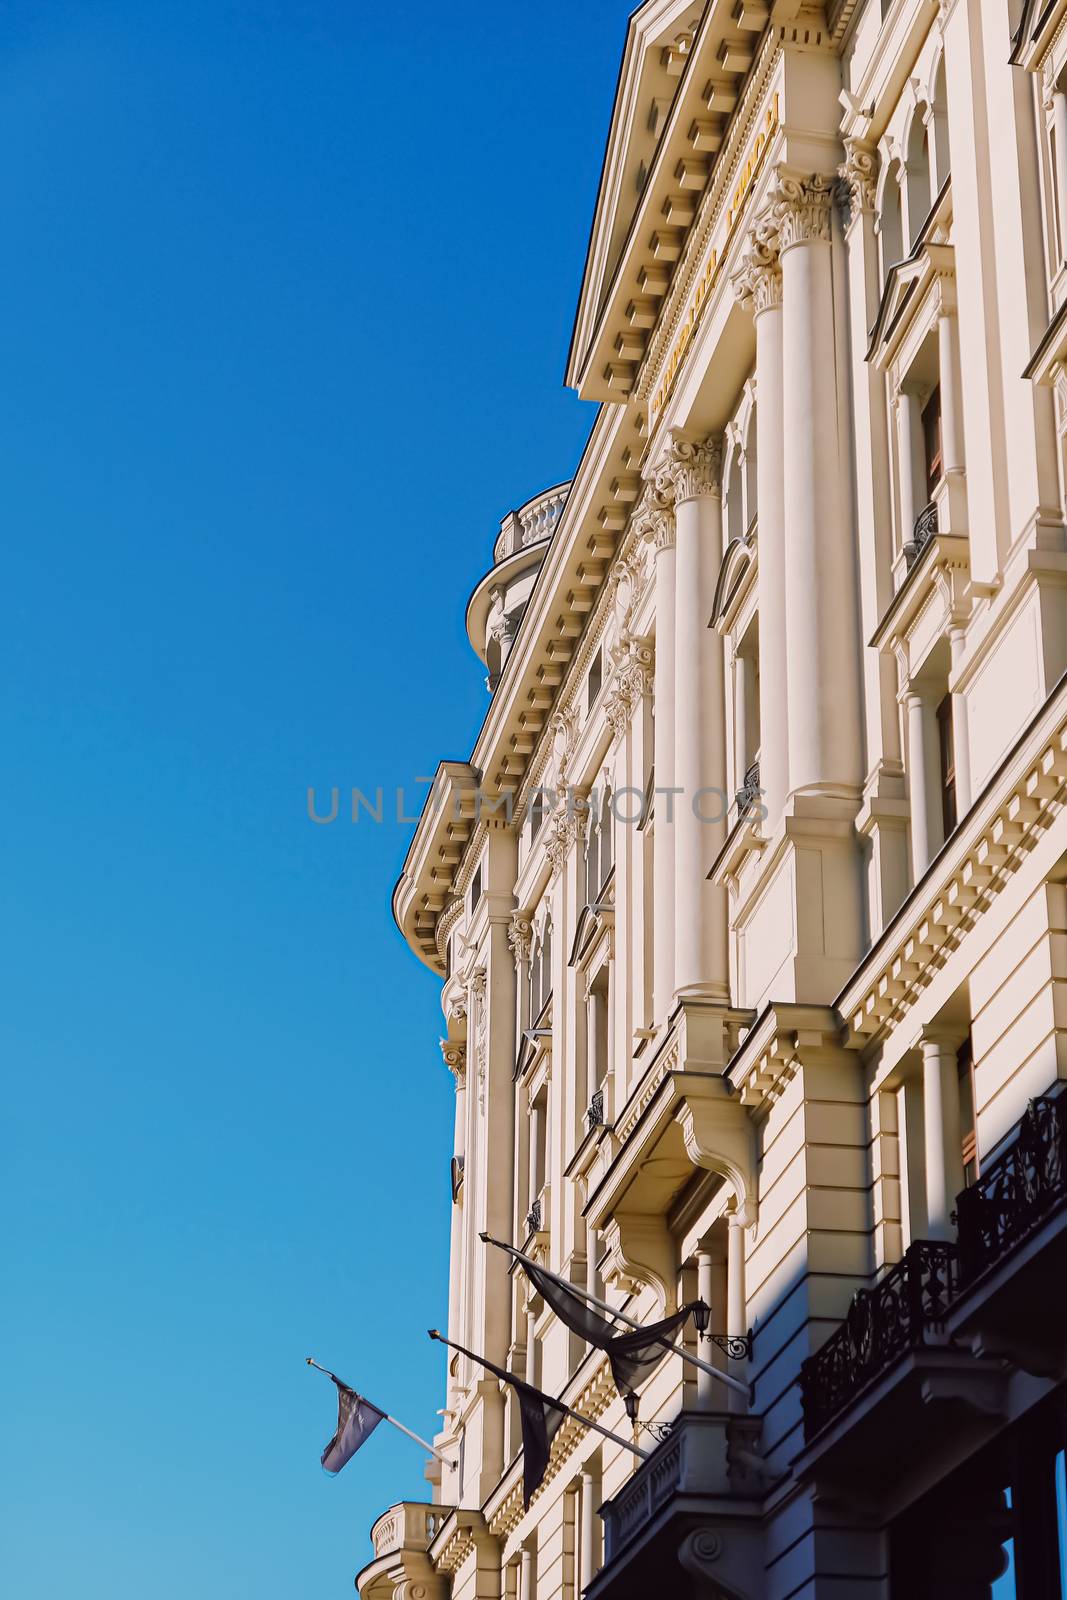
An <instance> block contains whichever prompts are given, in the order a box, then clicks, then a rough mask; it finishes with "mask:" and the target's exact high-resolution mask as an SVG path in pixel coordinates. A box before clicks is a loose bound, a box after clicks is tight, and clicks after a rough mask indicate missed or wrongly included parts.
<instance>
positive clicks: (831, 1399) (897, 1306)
mask: <svg viewBox="0 0 1067 1600" xmlns="http://www.w3.org/2000/svg"><path fill="white" fill-rule="evenodd" d="M956 1221H957V1225H958V1234H959V1237H958V1241H957V1242H956V1243H943V1242H935V1241H932V1240H926V1239H920V1240H916V1241H915V1242H914V1243H913V1244H912V1245H911V1246H910V1247H909V1248H908V1250H907V1251H906V1253H905V1255H904V1257H903V1259H902V1260H900V1261H898V1262H897V1264H896V1265H895V1266H894V1267H892V1268H891V1269H890V1270H889V1271H888V1272H887V1273H886V1274H885V1276H884V1277H883V1278H882V1279H881V1280H880V1281H879V1282H878V1283H877V1284H875V1285H874V1287H873V1288H871V1289H865V1290H861V1291H860V1292H859V1294H857V1295H856V1296H855V1298H854V1300H853V1302H852V1305H851V1307H850V1308H849V1311H848V1315H847V1316H846V1317H845V1320H844V1321H843V1322H842V1324H841V1326H840V1327H839V1328H838V1329H837V1330H836V1331H835V1332H834V1333H833V1334H831V1336H830V1338H829V1339H827V1341H826V1343H825V1344H824V1345H823V1346H822V1347H821V1349H819V1350H818V1351H817V1352H816V1353H815V1354H814V1355H812V1356H810V1357H809V1358H808V1359H807V1361H805V1362H804V1364H803V1366H802V1368H801V1374H800V1385H801V1398H802V1402H803V1409H804V1434H805V1439H806V1440H807V1445H806V1449H805V1451H804V1454H803V1456H802V1458H801V1461H802V1463H803V1467H804V1469H806V1470H811V1471H813V1472H815V1473H816V1474H817V1475H818V1476H819V1477H820V1478H821V1479H822V1480H824V1481H826V1480H830V1481H833V1480H836V1481H837V1482H839V1483H841V1484H844V1483H845V1482H846V1481H847V1480H848V1479H849V1477H850V1476H853V1475H855V1476H858V1475H860V1474H862V1477H863V1479H864V1481H865V1483H866V1486H867V1489H868V1490H869V1491H871V1492H876V1491H877V1492H881V1493H882V1494H883V1495H885V1494H887V1493H889V1492H890V1491H891V1489H892V1485H893V1484H894V1482H895V1481H896V1480H897V1479H898V1478H899V1477H900V1476H901V1474H903V1473H905V1472H906V1471H907V1463H908V1461H909V1460H911V1461H913V1460H914V1459H915V1457H916V1455H917V1454H921V1453H922V1451H923V1449H924V1441H925V1448H926V1449H927V1450H935V1449H937V1450H944V1449H948V1448H952V1449H958V1450H962V1449H964V1448H968V1447H973V1445H974V1444H975V1442H977V1441H979V1440H980V1439H981V1437H982V1436H983V1433H984V1432H988V1431H989V1430H990V1429H991V1428H993V1427H995V1425H996V1419H997V1417H998V1416H999V1414H1000V1411H1001V1409H1002V1406H1003V1403H1004V1398H1005V1394H1006V1385H1007V1382H1008V1374H1009V1371H1010V1367H1014V1368H1021V1369H1023V1370H1025V1371H1027V1372H1029V1373H1031V1374H1033V1375H1036V1376H1038V1377H1042V1378H1046V1377H1051V1376H1053V1375H1055V1374H1057V1373H1058V1372H1059V1369H1060V1365H1061V1361H1062V1332H1061V1331H1060V1330H1059V1328H1058V1326H1057V1323H1056V1319H1055V1318H1054V1317H1050V1316H1049V1285H1050V1284H1054V1283H1056V1282H1058V1281H1059V1280H1060V1279H1061V1277H1062V1275H1063V1274H1064V1273H1065V1272H1067V1095H1063V1094H1060V1093H1054V1094H1050V1095H1045V1096H1043V1097H1042V1098H1040V1099H1037V1100H1033V1101H1031V1103H1030V1105H1029V1106H1028V1107H1027V1110H1026V1113H1025V1115H1024V1116H1023V1118H1022V1120H1021V1122H1020V1123H1019V1127H1018V1130H1017V1132H1016V1135H1015V1137H1014V1139H1012V1141H1011V1142H1010V1143H1009V1144H1007V1145H1006V1146H1005V1148H1004V1149H1003V1150H1002V1151H1001V1152H1000V1154H999V1155H997V1156H996V1157H995V1158H994V1159H993V1160H991V1161H990V1162H988V1164H987V1165H986V1167H985V1169H984V1171H983V1172H982V1174H981V1176H980V1177H979V1178H978V1179H977V1181H976V1182H975V1183H973V1184H971V1185H970V1186H969V1187H968V1188H966V1189H964V1190H963V1191H962V1193H961V1194H960V1195H959V1197H958V1199H957V1202H956ZM1009 1363H1010V1367H1009ZM938 1401H953V1402H957V1404H956V1405H954V1407H953V1408H952V1418H953V1423H952V1428H951V1429H950V1430H948V1432H947V1433H946V1430H945V1426H944V1423H945V1413H944V1411H943V1410H942V1409H941V1408H939V1406H938V1405H937V1402H938ZM898 1446H899V1448H898ZM854 1497H855V1496H853V1498H854Z"/></svg>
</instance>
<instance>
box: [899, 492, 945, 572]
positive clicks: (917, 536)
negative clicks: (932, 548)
mask: <svg viewBox="0 0 1067 1600" xmlns="http://www.w3.org/2000/svg"><path fill="white" fill-rule="evenodd" d="M937 531H938V529H937V506H936V505H935V503H934V502H933V501H932V500H931V502H930V504H929V505H928V506H924V507H923V509H922V510H921V511H920V512H919V515H918V516H917V517H916V518H915V527H914V528H913V529H912V534H911V538H910V539H909V540H908V542H907V544H906V545H905V546H904V559H905V561H906V563H907V567H908V571H909V572H910V571H911V569H912V567H913V566H914V565H915V563H916V561H918V559H919V557H920V556H921V555H922V553H923V551H924V550H925V549H926V546H927V545H928V544H929V543H930V540H931V539H932V538H933V537H934V535H935V534H936V533H937Z"/></svg>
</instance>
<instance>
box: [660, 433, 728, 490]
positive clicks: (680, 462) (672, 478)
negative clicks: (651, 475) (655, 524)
mask: <svg viewBox="0 0 1067 1600" xmlns="http://www.w3.org/2000/svg"><path fill="white" fill-rule="evenodd" d="M661 486H662V487H661ZM656 487H657V489H660V490H661V493H663V494H664V496H665V497H666V495H667V494H669V496H670V498H671V500H672V501H673V503H674V504H675V505H676V506H678V505H682V504H684V502H685V501H686V500H696V499H697V498H698V497H699V496H701V495H708V494H719V493H720V492H721V490H722V441H721V440H720V439H704V440H702V441H700V442H694V441H693V440H691V439H684V438H681V437H679V436H678V435H677V434H676V435H674V436H673V437H672V438H671V442H670V444H669V445H668V447H667V451H666V454H665V455H664V456H663V458H662V459H661V461H660V463H659V466H658V468H657V472H656Z"/></svg>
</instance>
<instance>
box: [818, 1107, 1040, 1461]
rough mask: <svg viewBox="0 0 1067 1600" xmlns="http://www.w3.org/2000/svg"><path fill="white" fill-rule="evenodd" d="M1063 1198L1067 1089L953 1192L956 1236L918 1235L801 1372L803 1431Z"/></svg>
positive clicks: (849, 1396) (1031, 1113)
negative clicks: (937, 1240) (945, 1239)
mask: <svg viewBox="0 0 1067 1600" xmlns="http://www.w3.org/2000/svg"><path fill="white" fill-rule="evenodd" d="M1065 1202H1067V1094H1056V1095H1043V1096H1042V1097H1041V1098H1040V1099H1037V1100H1031V1102H1030V1104H1029V1105H1028V1106H1027V1108H1026V1111H1025V1113H1024V1115H1023V1117H1022V1120H1021V1122H1020V1123H1019V1129H1018V1132H1017V1134H1016V1136H1015V1138H1014V1139H1013V1140H1012V1142H1011V1144H1010V1145H1008V1146H1007V1147H1006V1148H1005V1149H1004V1150H1003V1151H1002V1152H1001V1153H1000V1155H998V1156H996V1157H995V1158H994V1159H993V1160H992V1161H990V1162H989V1164H988V1166H987V1167H986V1168H985V1170H984V1171H983V1172H982V1174H981V1176H980V1177H979V1178H977V1179H976V1181H975V1182H974V1183H972V1184H969V1185H968V1187H967V1188H966V1189H964V1190H963V1191H962V1192H961V1193H960V1195H959V1196H958V1198H957V1200H956V1211H955V1214H954V1221H955V1222H956V1225H957V1234H958V1239H957V1242H955V1243H935V1242H934V1241H932V1240H929V1239H917V1240H916V1241H915V1243H914V1244H912V1245H910V1246H909V1248H908V1250H907V1251H906V1252H905V1254H904V1256H903V1258H902V1260H900V1261H898V1262H897V1264H896V1265H895V1266H894V1267H892V1268H891V1269H890V1270H889V1271H888V1272H887V1273H886V1275H885V1277H884V1278H882V1279H881V1281H880V1282H879V1283H877V1284H875V1285H874V1287H873V1288H871V1289H861V1290H860V1291H859V1293H858V1294H857V1295H856V1296H855V1298H854V1299H853V1302H852V1305H851V1306H850V1307H849V1311H848V1315H847V1316H846V1318H845V1320H844V1322H843V1323H842V1324H841V1326H840V1327H839V1328H838V1329H837V1330H836V1331H835V1332H834V1333H832V1334H831V1335H830V1337H829V1339H827V1341H826V1343H825V1344H824V1345H823V1346H822V1347H821V1349H819V1350H817V1351H816V1352H815V1354H814V1355H813V1356H809V1357H808V1359H807V1360H806V1361H805V1362H804V1364H803V1366H802V1367H801V1371H800V1385H801V1397H802V1400H803V1405H804V1431H805V1435H806V1437H807V1438H808V1439H811V1438H812V1437H813V1436H814V1435H815V1434H816V1433H818V1432H819V1430H820V1428H823V1427H825V1426H826V1424H827V1423H828V1422H830V1421H832V1420H833V1418H834V1417H835V1416H837V1414H838V1413H839V1412H840V1411H843V1410H844V1408H845V1407H846V1406H848V1405H849V1404H851V1402H852V1401H853V1400H854V1399H855V1398H856V1397H857V1395H859V1394H860V1392H861V1391H862V1390H863V1389H864V1388H865V1387H866V1385H867V1384H868V1383H871V1382H872V1381H873V1380H874V1379H875V1378H877V1377H879V1376H880V1375H881V1374H882V1373H883V1372H884V1371H885V1370H886V1369H887V1368H888V1367H890V1366H891V1365H892V1363H893V1362H894V1361H896V1360H897V1358H898V1357H899V1356H901V1355H903V1354H904V1353H905V1351H907V1350H911V1349H914V1348H915V1347H916V1346H917V1345H919V1344H921V1343H922V1342H923V1340H924V1338H925V1336H926V1331H927V1329H928V1328H929V1327H931V1326H932V1325H935V1324H937V1323H941V1322H943V1321H944V1320H945V1317H946V1315H947V1313H948V1312H949V1310H950V1309H951V1307H952V1305H953V1303H954V1302H955V1301H956V1300H957V1299H958V1298H959V1296H960V1295H961V1294H963V1293H964V1292H965V1291H967V1290H969V1289H970V1288H971V1286H972V1284H974V1283H975V1282H976V1280H977V1279H979V1278H980V1277H981V1276H982V1274H983V1273H985V1272H987V1271H989V1270H990V1269H991V1268H992V1267H995V1266H997V1265H998V1264H999V1263H1000V1262H1001V1261H1003V1260H1004V1259H1005V1257H1006V1256H1008V1255H1010V1254H1011V1252H1012V1251H1013V1250H1014V1249H1016V1248H1017V1246H1018V1245H1020V1244H1021V1243H1022V1242H1023V1241H1024V1240H1025V1239H1026V1238H1027V1237H1028V1236H1029V1235H1030V1234H1032V1233H1033V1232H1034V1231H1035V1229H1037V1228H1038V1227H1039V1226H1040V1225H1041V1224H1042V1223H1043V1222H1045V1221H1047V1219H1048V1218H1049V1217H1050V1216H1051V1215H1052V1214H1053V1212H1055V1211H1056V1210H1058V1209H1059V1207H1060V1206H1062V1205H1063V1204H1064V1203H1065Z"/></svg>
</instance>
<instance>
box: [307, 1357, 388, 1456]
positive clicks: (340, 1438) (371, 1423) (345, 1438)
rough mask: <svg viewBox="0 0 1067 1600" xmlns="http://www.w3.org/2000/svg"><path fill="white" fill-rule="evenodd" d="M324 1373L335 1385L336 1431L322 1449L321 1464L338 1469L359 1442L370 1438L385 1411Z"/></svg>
mask: <svg viewBox="0 0 1067 1600" xmlns="http://www.w3.org/2000/svg"><path fill="white" fill-rule="evenodd" d="M327 1375H328V1376H329V1377H331V1378H333V1381H334V1383H335V1384H336V1385H337V1432H336V1433H335V1434H334V1436H333V1438H332V1439H331V1440H330V1442H329V1444H328V1445H327V1446H326V1448H325V1450H324V1451H323V1452H322V1464H323V1466H324V1468H325V1469H326V1471H327V1472H340V1470H341V1468H342V1467H343V1466H344V1465H345V1463H346V1462H349V1461H351V1459H352V1457H353V1456H354V1455H355V1453H356V1451H357V1450H358V1449H359V1447H360V1445H361V1444H363V1443H365V1441H366V1440H367V1439H369V1438H370V1436H371V1434H372V1433H373V1432H374V1430H375V1428H376V1427H377V1426H378V1424H379V1422H384V1421H385V1412H384V1411H379V1410H378V1407H377V1406H372V1405H371V1403H370V1401H369V1400H364V1398H363V1396H362V1395H360V1394H357V1393H356V1391H355V1390H354V1389H350V1388H349V1387H348V1385H347V1383H342V1382H341V1380H340V1378H338V1377H335V1376H334V1374H333V1373H332V1372H331V1373H329V1374H327Z"/></svg>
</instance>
